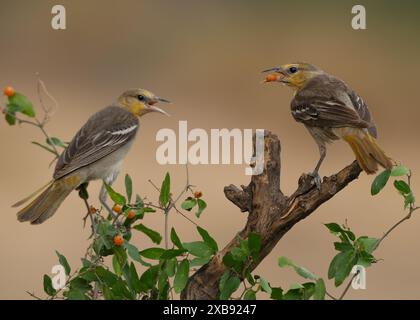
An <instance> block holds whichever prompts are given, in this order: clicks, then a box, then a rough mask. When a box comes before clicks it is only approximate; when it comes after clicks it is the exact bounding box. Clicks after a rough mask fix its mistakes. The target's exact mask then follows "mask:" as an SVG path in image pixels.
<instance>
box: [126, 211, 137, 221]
mask: <svg viewBox="0 0 420 320" xmlns="http://www.w3.org/2000/svg"><path fill="white" fill-rule="evenodd" d="M135 216H136V213H135V212H134V210H130V211H128V214H127V218H128V219H134V217H135Z"/></svg>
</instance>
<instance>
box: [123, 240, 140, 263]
mask: <svg viewBox="0 0 420 320" xmlns="http://www.w3.org/2000/svg"><path fill="white" fill-rule="evenodd" d="M124 246H125V247H126V249H127V253H128V255H129V256H130V258H131V259H133V260H134V261H138V262H141V260H142V259H141V257H140V253H139V250H138V249H137V248H136V247H135V246H133V245H132V244H131V243H128V242H125V243H124Z"/></svg>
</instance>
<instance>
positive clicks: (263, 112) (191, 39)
mask: <svg viewBox="0 0 420 320" xmlns="http://www.w3.org/2000/svg"><path fill="white" fill-rule="evenodd" d="M0 4H1V6H0V8H1V9H0V39H1V45H0V48H1V59H0V87H4V86H6V85H12V86H14V87H15V88H16V89H17V90H18V91H20V92H23V93H25V94H27V95H28V96H29V97H30V98H31V99H32V100H33V101H37V94H36V76H35V73H36V72H39V73H40V75H41V77H42V79H43V80H44V81H45V83H46V84H47V86H48V88H49V91H50V92H51V93H52V94H53V95H54V96H55V98H56V99H57V100H58V102H59V108H58V109H57V110H56V112H55V114H54V116H53V119H52V120H51V121H50V123H49V124H48V126H47V130H48V132H49V133H50V134H51V135H53V136H57V137H60V138H62V139H63V140H69V139H71V137H72V136H73V134H74V133H75V132H76V131H77V130H78V128H79V127H80V126H81V125H83V123H84V121H85V120H86V119H87V118H88V117H89V116H90V115H91V114H93V113H94V112H96V111H97V110H99V109H100V108H102V107H104V106H106V105H107V104H109V103H111V102H112V101H113V100H115V98H116V97H117V96H118V95H119V94H120V93H121V92H122V91H123V90H125V89H127V88H132V87H144V88H148V89H150V90H151V91H152V92H155V93H156V94H158V95H161V96H162V97H165V98H168V99H170V100H172V101H174V104H172V105H168V106H164V107H165V108H166V110H167V111H169V112H170V113H171V114H172V117H171V118H166V117H161V116H159V115H156V114H154V115H149V116H147V117H145V118H144V119H143V120H142V127H141V130H140V134H139V139H138V140H137V141H136V142H135V145H134V147H133V149H132V151H131V153H130V154H129V155H128V157H127V158H126V161H125V164H124V166H123V169H122V175H121V177H120V179H119V180H118V181H117V182H116V184H115V186H116V188H117V189H120V190H122V188H123V179H122V177H123V175H124V174H125V173H127V172H128V173H130V175H131V176H132V177H133V180H134V187H135V191H137V192H138V193H140V194H141V195H143V196H147V197H148V198H149V199H151V200H156V199H157V194H156V192H155V191H154V189H153V187H152V186H151V185H150V184H149V183H148V179H152V180H153V181H154V182H155V183H160V181H161V180H162V178H163V176H164V174H165V172H166V171H170V173H171V175H172V181H173V189H174V191H177V190H180V189H181V188H182V186H183V185H184V183H185V174H184V168H183V166H181V165H167V166H162V165H159V164H158V163H157V162H156V160H155V151H156V148H157V146H158V145H159V144H158V143H157V142H156V141H155V135H156V132H157V131H158V130H159V129H160V128H173V129H175V130H177V128H178V121H179V120H188V125H189V128H190V129H191V128H194V127H200V128H204V129H206V130H210V129H211V128H241V129H243V128H254V129H255V128H265V129H268V130H272V131H273V132H275V133H277V134H278V135H279V137H280V138H281V142H282V180H281V187H282V190H283V192H285V193H286V194H290V193H291V192H293V190H294V189H295V187H296V185H297V179H298V177H299V175H300V174H301V173H302V172H308V171H309V170H311V169H312V168H313V166H314V165H315V163H316V161H317V159H318V150H317V147H316V145H315V144H314V143H313V141H312V138H311V137H310V136H309V134H308V133H307V132H306V130H305V129H304V128H303V127H302V126H301V125H300V124H298V123H295V122H294V120H293V119H292V117H291V115H290V111H289V102H290V99H291V97H292V92H291V91H290V90H289V89H287V88H284V87H281V86H280V85H276V84H273V85H261V83H260V81H261V78H262V75H261V74H260V71H261V70H262V69H265V68H268V67H272V66H275V65H278V64H282V63H287V62H293V61H308V62H312V63H314V64H316V65H318V66H320V67H322V68H323V69H324V70H326V71H328V72H330V73H332V74H334V75H336V76H338V77H340V78H342V79H345V81H346V82H347V83H348V84H350V85H351V86H352V87H353V89H355V90H356V91H357V92H358V93H359V94H360V95H361V96H362V97H364V99H365V100H366V101H367V103H368V105H369V107H370V109H371V111H372V113H373V116H374V118H375V121H376V123H377V126H378V129H379V134H380V144H381V145H382V147H383V148H384V149H385V150H386V151H387V152H388V154H389V155H391V156H392V157H394V158H395V159H397V160H398V161H401V162H402V163H404V164H405V165H407V166H409V167H410V168H412V169H413V172H414V177H413V183H414V192H415V193H417V194H418V193H419V192H420V190H419V187H418V185H419V184H420V165H419V162H418V159H419V153H420V151H419V148H418V146H419V138H420V136H419V133H420V127H419V125H418V118H419V116H420V111H419V105H418V102H417V101H418V75H419V74H420V63H419V60H418V56H419V54H420V45H419V41H418V39H417V38H418V31H419V21H420V20H419V12H420V11H419V9H420V5H419V2H418V1H398V2H396V1H358V2H357V3H355V2H354V1H245V0H242V1H239V0H235V1H186V0H177V1H169V0H167V1H155V0H154V1H151V0H150V1H138V0H124V1H118V2H116V1H99V0H97V1H96V0H95V1H94V0H90V1H81V0H72V1H66V0H63V1H61V2H60V4H63V5H64V6H65V8H66V10H67V30H65V31H55V30H53V29H52V28H51V26H50V21H51V8H52V6H53V5H54V4H56V1H47V0H45V1H24V0H13V1H12V0H10V1H9V0H7V1H6V0H1V1H0ZM354 4H363V5H365V7H366V10H367V30H361V31H355V30H353V29H352V28H351V18H352V14H351V8H352V6H353V5H354ZM4 102H5V100H4V99H3V101H2V103H4ZM33 140H36V141H42V140H43V137H42V135H41V134H40V132H38V131H37V130H36V129H35V128H33V127H28V126H24V125H23V126H21V127H17V126H16V127H9V126H8V125H7V124H6V123H5V122H4V120H0V146H1V150H2V151H1V166H0V176H1V182H0V212H1V214H2V228H1V235H0V239H1V241H0V252H1V255H0V256H1V258H0V261H1V263H0V298H1V299H28V298H30V297H29V295H27V294H26V293H25V291H26V290H28V291H31V292H35V293H36V294H39V295H41V296H42V294H43V293H42V275H43V274H44V273H49V272H50V271H51V267H52V265H54V264H56V262H57V258H56V255H55V252H54V250H58V251H60V252H61V253H63V254H64V255H66V256H67V257H68V259H69V262H70V264H71V265H72V266H73V267H74V268H75V267H76V266H78V265H80V260H79V259H80V257H81V256H82V254H83V253H84V250H85V248H86V246H87V245H88V243H89V242H88V240H87V237H88V235H89V230H88V228H85V229H83V227H82V217H83V216H84V214H85V208H84V205H83V203H82V202H81V201H80V199H78V197H77V195H76V193H74V194H72V195H70V197H69V198H68V199H67V200H66V201H65V202H64V204H63V205H62V206H61V208H60V209H59V211H58V212H57V214H56V215H55V216H54V218H52V219H51V220H48V221H47V222H46V223H45V224H42V225H39V226H31V225H29V224H21V223H18V222H17V220H16V216H15V214H16V210H15V209H12V208H11V207H10V205H11V204H12V203H14V202H15V201H16V200H18V199H20V198H22V197H23V196H25V195H27V194H29V193H30V192H32V191H33V190H34V189H36V188H37V187H39V186H41V185H43V184H44V183H46V182H47V181H48V180H49V179H50V177H51V174H52V171H53V168H49V167H48V164H49V162H50V161H51V155H50V154H48V153H46V152H45V151H43V150H41V149H39V148H38V147H36V146H34V145H32V144H30V141H33ZM352 160H353V155H352V153H351V151H350V148H348V147H347V146H346V145H344V143H341V142H340V143H336V144H334V145H333V146H331V147H330V148H329V150H328V157H327V159H326V160H325V162H324V164H323V166H322V168H321V174H322V175H329V174H332V173H334V172H336V171H337V170H339V169H341V168H342V167H343V166H344V165H346V164H348V163H350V162H351V161H352ZM244 168H245V166H244V165H198V166H190V176H191V182H192V183H193V184H195V185H197V186H198V189H199V190H201V191H202V192H203V194H204V198H205V199H206V200H207V202H208V204H209V205H208V209H207V210H206V212H205V213H204V214H203V215H202V218H201V219H200V220H199V223H200V224H201V225H202V226H203V227H204V228H206V229H207V230H209V232H210V233H211V234H212V235H213V236H214V237H215V238H216V239H217V240H218V242H219V244H220V246H223V245H224V244H226V243H227V242H228V241H229V240H230V239H231V238H232V237H233V236H234V235H235V234H236V232H237V231H238V230H240V229H241V228H242V226H243V225H244V223H245V220H246V214H244V213H241V212H240V211H239V210H238V209H237V208H236V207H235V206H234V205H232V204H231V203H230V202H229V201H228V200H226V199H225V198H224V195H223V187H224V186H225V185H228V184H230V183H234V184H237V185H239V184H247V183H248V181H249V177H247V176H245V175H244ZM372 179H373V177H370V176H366V175H365V174H362V175H361V176H360V178H359V179H358V180H357V181H355V182H353V183H352V184H351V185H350V186H349V187H348V188H346V189H345V190H344V191H342V192H341V193H340V194H338V195H337V196H336V197H334V198H333V199H332V200H331V201H329V202H328V203H326V204H324V205H323V206H322V207H320V208H319V209H318V210H317V211H316V212H315V213H314V214H312V215H311V216H310V217H308V218H307V219H305V220H304V221H301V222H300V223H299V224H298V225H296V227H294V228H293V229H292V230H291V231H290V232H289V233H287V235H286V236H285V237H284V238H283V239H282V240H281V241H280V242H279V244H278V245H277V247H276V248H275V250H274V251H273V252H272V253H271V254H270V256H269V257H268V258H266V259H265V260H264V262H263V263H262V264H261V265H260V266H259V268H258V269H257V270H256V272H257V273H259V274H261V275H263V276H265V277H266V278H267V279H268V280H269V281H270V282H271V283H272V284H273V285H281V286H283V287H284V288H287V287H288V286H289V285H290V284H291V283H293V282H296V281H301V279H300V278H299V277H298V276H296V275H295V274H294V272H293V271H292V270H289V269H280V268H279V267H278V266H277V258H278V257H279V256H280V255H286V256H288V257H290V258H291V259H293V260H294V261H296V262H297V263H299V264H301V265H303V266H306V267H307V268H309V269H310V270H312V271H313V272H314V273H316V274H318V275H321V276H326V273H327V268H328V264H329V262H330V260H331V258H332V257H333V255H334V254H335V251H334V248H333V244H332V243H333V240H334V237H333V236H332V235H331V234H329V232H328V231H327V230H326V228H325V227H324V226H323V225H322V224H323V223H326V222H332V221H335V222H340V223H344V222H345V221H346V220H347V223H348V224H349V225H350V226H351V227H352V228H353V229H354V231H355V232H356V234H359V235H369V236H377V237H379V236H381V235H382V233H383V232H384V231H385V230H386V229H387V228H388V227H390V225H391V224H393V223H394V222H395V221H397V219H399V218H400V217H402V215H403V214H404V213H403V208H402V201H401V199H400V197H399V195H398V194H397V193H396V192H395V191H394V190H393V188H392V187H388V188H386V190H384V192H382V193H381V194H380V195H379V196H376V197H372V196H371V195H370V184H371V182H372ZM99 187H100V183H99V182H97V183H93V184H92V185H91V187H90V193H91V195H92V197H93V196H94V195H96V194H97V192H98V190H99ZM94 203H95V204H97V203H98V202H97V201H96V200H94ZM145 224H147V225H148V226H150V227H153V228H155V229H157V230H160V231H163V216H162V215H160V214H155V215H149V216H148V217H147V219H146V220H145ZM170 224H171V225H173V226H175V227H176V229H177V230H178V232H179V234H180V235H181V237H182V239H183V240H184V241H188V240H193V239H197V238H198V236H197V233H196V231H195V228H194V226H193V225H192V224H191V223H189V222H188V221H186V220H185V219H184V218H182V217H181V216H179V215H177V214H175V213H174V214H172V215H171V216H170ZM419 227H420V219H418V217H417V216H414V217H413V219H412V220H410V221H409V222H408V223H405V224H404V225H402V226H401V227H399V228H398V229H397V230H395V232H393V233H392V235H391V236H390V237H389V238H388V239H387V240H386V241H385V242H384V243H383V245H382V246H381V248H380V249H379V250H378V251H377V252H376V256H377V257H378V258H381V259H383V260H382V261H381V262H380V263H378V264H376V265H374V266H373V267H372V268H370V269H369V270H368V273H367V289H366V290H358V291H355V290H350V292H349V294H348V298H352V299H418V298H420V292H419V284H420V273H419V272H418V270H419V268H420V256H419V251H420V240H419V237H418V230H419ZM134 241H135V243H136V245H138V246H139V247H140V248H142V247H146V246H150V245H151V243H150V242H149V241H148V239H146V238H143V237H141V236H139V235H137V236H136V238H135V239H134ZM328 289H329V291H331V292H332V293H335V294H338V293H339V292H341V291H342V289H338V290H337V289H335V288H334V284H333V282H332V281H328Z"/></svg>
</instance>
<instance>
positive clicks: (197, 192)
mask: <svg viewBox="0 0 420 320" xmlns="http://www.w3.org/2000/svg"><path fill="white" fill-rule="evenodd" d="M202 196H203V193H202V192H201V191H196V192H194V198H196V199H198V198H201V197H202Z"/></svg>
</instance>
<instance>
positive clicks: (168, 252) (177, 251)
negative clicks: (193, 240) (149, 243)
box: [160, 249, 186, 260]
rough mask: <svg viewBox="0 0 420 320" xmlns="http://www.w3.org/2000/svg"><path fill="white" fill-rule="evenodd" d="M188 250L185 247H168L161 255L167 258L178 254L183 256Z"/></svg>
mask: <svg viewBox="0 0 420 320" xmlns="http://www.w3.org/2000/svg"><path fill="white" fill-rule="evenodd" d="M185 252H186V250H185V249H168V250H165V252H164V253H162V255H161V256H160V259H162V260H167V259H172V258H175V257H178V256H182V255H183V254H184V253H185Z"/></svg>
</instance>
